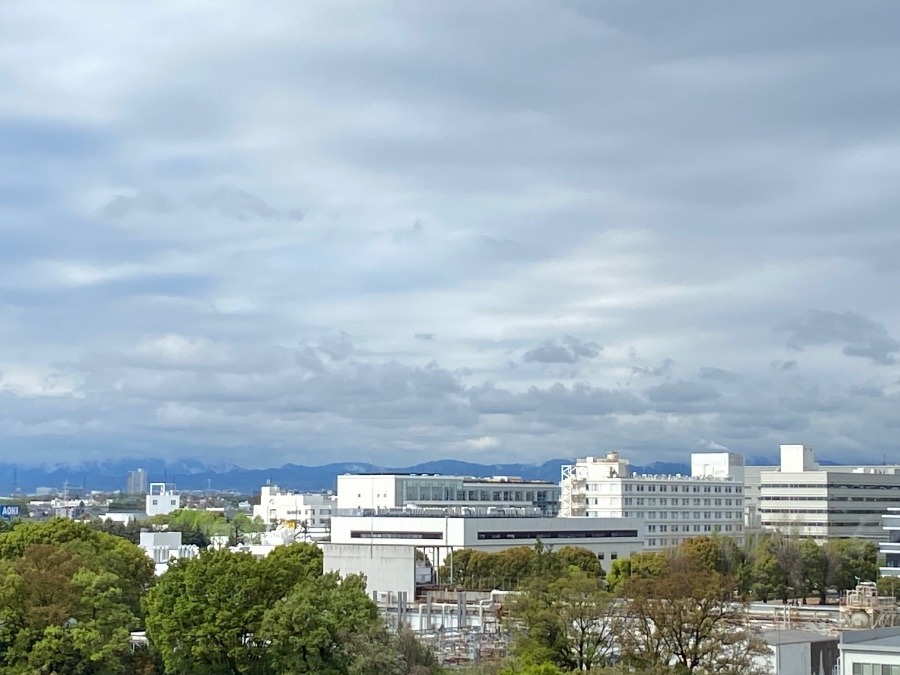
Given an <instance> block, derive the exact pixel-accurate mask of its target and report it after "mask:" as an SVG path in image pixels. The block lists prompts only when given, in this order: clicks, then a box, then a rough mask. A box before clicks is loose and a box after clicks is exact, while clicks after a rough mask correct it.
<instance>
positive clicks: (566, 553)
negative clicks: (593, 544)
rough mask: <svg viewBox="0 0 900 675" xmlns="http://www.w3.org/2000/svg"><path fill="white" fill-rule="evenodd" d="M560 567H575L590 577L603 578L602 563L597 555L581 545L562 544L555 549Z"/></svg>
mask: <svg viewBox="0 0 900 675" xmlns="http://www.w3.org/2000/svg"><path fill="white" fill-rule="evenodd" d="M556 558H557V560H558V561H559V564H560V566H561V567H562V569H566V568H568V567H577V568H578V569H580V570H581V571H582V572H584V573H585V574H587V575H588V576H590V577H598V578H601V579H602V578H604V576H605V574H606V573H605V572H604V571H603V565H602V564H601V563H600V560H599V559H598V558H597V556H596V555H595V554H594V553H593V552H592V551H589V550H588V549H586V548H582V547H581V546H562V547H561V548H559V549H558V550H557V551H556Z"/></svg>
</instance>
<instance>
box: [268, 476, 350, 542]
mask: <svg viewBox="0 0 900 675" xmlns="http://www.w3.org/2000/svg"><path fill="white" fill-rule="evenodd" d="M336 504H337V498H336V497H335V496H334V495H330V494H323V493H301V492H291V491H289V490H281V489H280V488H279V487H278V486H277V485H264V486H263V487H262V489H261V490H260V496H259V504H258V505H254V506H253V516H254V517H258V518H260V519H261V520H262V521H263V522H264V523H266V524H267V525H270V526H273V525H285V526H287V527H290V528H303V529H307V530H309V531H316V530H322V531H325V530H327V529H328V525H329V523H330V522H331V515H332V512H333V511H334V509H335V507H336Z"/></svg>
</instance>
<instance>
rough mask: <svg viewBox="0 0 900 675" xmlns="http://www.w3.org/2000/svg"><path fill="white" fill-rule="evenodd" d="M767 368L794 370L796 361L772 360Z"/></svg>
mask: <svg viewBox="0 0 900 675" xmlns="http://www.w3.org/2000/svg"><path fill="white" fill-rule="evenodd" d="M769 368H771V369H772V370H796V369H797V362H796V361H793V360H792V361H772V363H770V364H769Z"/></svg>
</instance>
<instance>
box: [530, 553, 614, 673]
mask: <svg viewBox="0 0 900 675" xmlns="http://www.w3.org/2000/svg"><path fill="white" fill-rule="evenodd" d="M603 586H604V583H603V579H602V578H600V577H598V576H589V575H588V574H586V573H585V572H584V571H582V570H580V569H578V568H577V567H574V566H573V567H569V568H567V569H566V570H565V571H563V572H562V573H561V574H560V576H558V577H557V578H555V579H549V580H548V579H546V578H542V577H536V578H534V579H532V581H531V582H530V584H529V585H528V586H527V587H526V590H525V591H524V592H523V593H522V595H521V596H520V597H519V598H518V599H517V600H516V602H515V604H514V607H513V611H514V613H515V615H516V617H517V618H518V619H519V620H520V621H521V622H522V624H523V630H522V632H521V635H519V636H518V637H517V643H516V654H517V656H518V657H519V658H520V659H522V660H523V662H525V663H538V664H539V663H545V662H550V663H553V664H555V665H556V666H558V667H560V668H563V669H566V670H590V669H591V668H593V667H595V666H601V665H604V664H605V663H606V662H607V661H608V660H609V659H610V657H611V656H612V653H613V648H614V639H613V636H614V634H615V632H616V631H617V630H618V623H617V620H616V618H615V604H614V602H613V597H612V596H611V595H610V594H609V593H607V592H606V591H605V590H604V588H603Z"/></svg>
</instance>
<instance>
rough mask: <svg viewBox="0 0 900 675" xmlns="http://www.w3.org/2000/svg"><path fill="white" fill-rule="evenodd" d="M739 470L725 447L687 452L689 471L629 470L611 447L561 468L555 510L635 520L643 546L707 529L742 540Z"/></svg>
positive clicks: (738, 460) (739, 462) (740, 462)
mask: <svg viewBox="0 0 900 675" xmlns="http://www.w3.org/2000/svg"><path fill="white" fill-rule="evenodd" d="M743 469H744V458H743V457H742V456H741V455H738V454H735V453H728V452H723V453H695V454H693V455H691V474H692V475H690V476H682V475H680V474H676V475H648V474H633V473H632V471H631V468H630V466H629V463H628V460H625V459H622V458H621V457H619V453H617V452H609V453H607V454H606V456H605V457H585V458H582V459H579V460H578V461H577V462H576V463H575V464H572V465H569V466H564V467H562V480H561V489H562V494H561V501H560V515H561V516H565V517H568V518H584V517H595V518H635V519H638V520H640V521H642V522H644V523H645V525H646V532H647V536H646V540H645V548H646V549H647V550H659V549H664V548H667V547H670V546H676V545H678V544H680V543H682V542H683V541H684V540H686V539H690V538H692V537H697V536H702V535H709V534H713V533H721V534H723V535H725V536H730V537H733V538H734V539H736V540H738V541H742V540H743V529H744V528H743V523H744V495H743V487H744V484H743Z"/></svg>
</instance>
